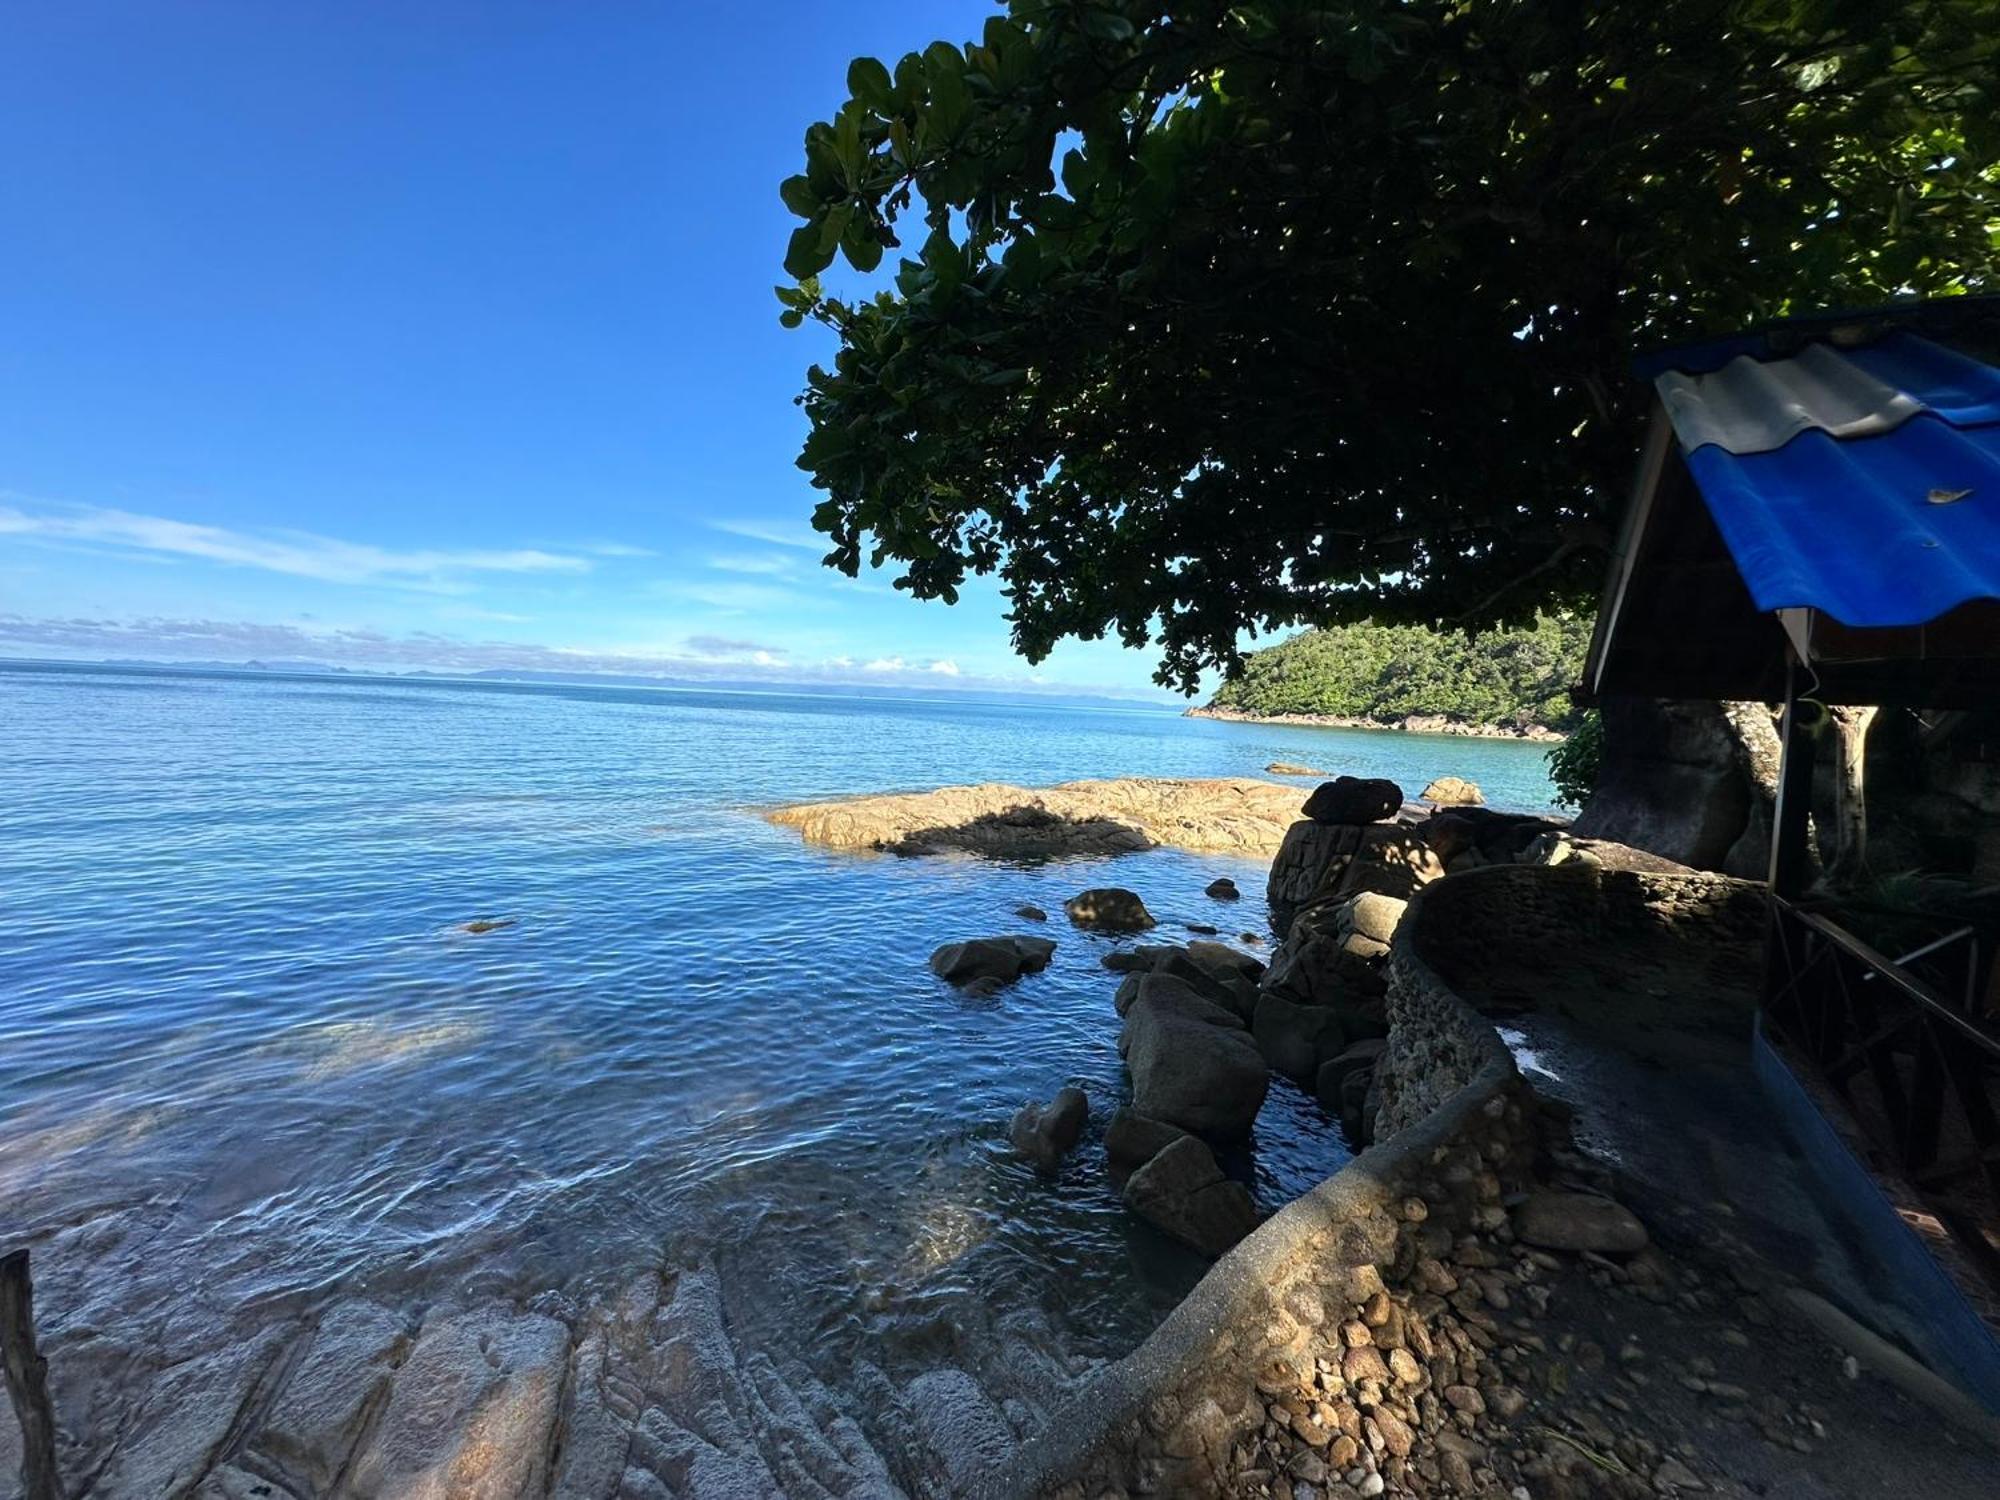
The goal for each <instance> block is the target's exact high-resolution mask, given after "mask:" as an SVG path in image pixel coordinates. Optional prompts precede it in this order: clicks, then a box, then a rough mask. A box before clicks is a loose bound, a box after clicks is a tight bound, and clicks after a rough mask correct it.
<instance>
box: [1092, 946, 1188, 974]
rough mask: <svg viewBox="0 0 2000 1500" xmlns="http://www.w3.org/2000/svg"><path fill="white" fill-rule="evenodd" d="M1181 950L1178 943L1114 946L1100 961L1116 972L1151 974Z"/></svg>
mask: <svg viewBox="0 0 2000 1500" xmlns="http://www.w3.org/2000/svg"><path fill="white" fill-rule="evenodd" d="M1181 951H1183V950H1182V949H1181V947H1180V945H1179V944H1178V943H1140V944H1139V945H1138V946H1137V947H1135V948H1113V949H1112V950H1111V951H1110V952H1109V953H1107V954H1105V955H1104V957H1102V958H1101V959H1099V960H1098V962H1099V963H1101V964H1103V965H1104V967H1105V968H1107V969H1109V970H1110V971H1111V972H1112V973H1114V974H1150V973H1152V972H1153V970H1155V969H1157V968H1158V967H1159V966H1160V965H1161V964H1162V963H1164V962H1165V961H1166V960H1167V959H1168V958H1170V957H1172V956H1173V955H1174V954H1176V953H1179V952H1181Z"/></svg>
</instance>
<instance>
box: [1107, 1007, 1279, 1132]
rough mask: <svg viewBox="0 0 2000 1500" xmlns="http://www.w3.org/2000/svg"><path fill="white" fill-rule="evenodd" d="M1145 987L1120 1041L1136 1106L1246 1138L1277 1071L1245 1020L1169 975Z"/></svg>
mask: <svg viewBox="0 0 2000 1500" xmlns="http://www.w3.org/2000/svg"><path fill="white" fill-rule="evenodd" d="M1140 983H1141V985H1142V988H1141V989H1140V991H1139V993H1138V994H1136V995H1135V996H1134V997H1133V999H1132V1001H1131V1002H1130V1003H1129V1004H1128V1006H1127V1009H1126V1012H1125V1025H1124V1028H1123V1029H1122V1030H1121V1031H1120V1033H1119V1037H1118V1050H1119V1051H1120V1052H1121V1053H1123V1054H1124V1056H1125V1064H1126V1066H1127V1067H1128V1068H1130V1069H1131V1070H1132V1108H1133V1109H1135V1110H1136V1111H1138V1113H1140V1114H1142V1115H1148V1116H1150V1117H1152V1118H1153V1119H1156V1120H1164V1121H1166V1122H1167V1123H1168V1124H1170V1125H1178V1126H1179V1127H1180V1128H1181V1129H1183V1130H1187V1131H1192V1132H1195V1133H1197V1134H1200V1135H1208V1136H1214V1137H1216V1138H1218V1139H1224V1140H1237V1139H1241V1138H1242V1137H1243V1136H1245V1135H1247V1134H1248V1133H1249V1131H1250V1126H1251V1125H1252V1123H1253V1122H1255V1120H1256V1118H1257V1111H1258V1110H1259V1109H1261V1108H1263V1105H1264V1093H1265V1090H1266V1089H1268V1088H1269V1087H1270V1072H1269V1070H1268V1069H1267V1068H1266V1067H1265V1066H1264V1058H1263V1055H1262V1054H1261V1053H1260V1052H1258V1050H1257V1044H1256V1043H1255V1042H1253V1041H1252V1040H1251V1039H1250V1034H1249V1032H1247V1031H1245V1030H1244V1029H1243V1023H1242V1022H1241V1021H1239V1020H1237V1018H1236V1017H1235V1016H1233V1015H1231V1014H1229V1013H1228V1012H1226V1011H1223V1010H1221V1009H1220V1008H1219V1007H1216V1006H1212V1005H1210V1004H1209V1003H1208V1002H1207V1001H1205V1000H1203V999H1202V998H1201V997H1200V996H1199V995H1197V994H1196V993H1195V992H1194V991H1193V990H1191V989H1189V988H1188V987H1187V986H1186V985H1184V984H1180V983H1179V982H1178V981H1176V980H1173V979H1171V978H1169V977H1168V976H1166V975H1163V974H1153V975H1147V976H1145V977H1144V978H1143V979H1142V980H1141V981H1140Z"/></svg>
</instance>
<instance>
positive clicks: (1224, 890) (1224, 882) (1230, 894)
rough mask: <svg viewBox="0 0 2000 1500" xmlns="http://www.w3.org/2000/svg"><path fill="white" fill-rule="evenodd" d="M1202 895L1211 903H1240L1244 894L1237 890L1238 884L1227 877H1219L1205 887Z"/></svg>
mask: <svg viewBox="0 0 2000 1500" xmlns="http://www.w3.org/2000/svg"><path fill="white" fill-rule="evenodd" d="M1202 894H1203V895H1205V896H1207V897H1208V898H1209V899H1210V900H1211V901H1240V900H1242V899H1243V893H1242V892H1241V891H1239V890H1237V889H1236V882H1235V881H1233V880H1231V879H1230V878H1229V877H1228V876H1227V875H1219V876H1217V877H1216V878H1215V879H1214V880H1211V881H1210V882H1209V883H1208V884H1207V885H1206V886H1205V887H1203V890H1202Z"/></svg>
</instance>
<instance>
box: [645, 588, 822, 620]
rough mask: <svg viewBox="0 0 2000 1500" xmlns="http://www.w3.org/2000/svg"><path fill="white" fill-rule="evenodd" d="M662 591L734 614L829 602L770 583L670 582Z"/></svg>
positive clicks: (676, 597)
mask: <svg viewBox="0 0 2000 1500" xmlns="http://www.w3.org/2000/svg"><path fill="white" fill-rule="evenodd" d="M660 592H661V593H663V594H665V595H666V596H668V597H669V598H673V599H689V600H693V601H694V602H695V603H696V604H706V605H707V606H708V607H709V608H710V609H719V610H726V611H729V612H731V613H734V614H742V613H746V612H747V611H750V610H758V609H797V608H800V607H802V606H805V605H808V604H823V603H825V602H826V601H824V600H816V599H809V598H808V597H807V596H806V595H804V594H801V593H799V592H797V591H796V590H794V589H787V588H780V587H778V586H777V585H775V584H769V583H670V584H666V585H663V586H662V588H661V590H660Z"/></svg>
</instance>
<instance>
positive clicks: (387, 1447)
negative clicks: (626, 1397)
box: [346, 1307, 569, 1500]
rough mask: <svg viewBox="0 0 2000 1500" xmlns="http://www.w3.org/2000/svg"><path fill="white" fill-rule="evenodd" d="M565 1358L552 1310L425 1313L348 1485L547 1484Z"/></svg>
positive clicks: (448, 1492) (462, 1491)
mask: <svg viewBox="0 0 2000 1500" xmlns="http://www.w3.org/2000/svg"><path fill="white" fill-rule="evenodd" d="M568 1363H569V1330H568V1329H567V1328H566V1327H564V1326H563V1325H562V1324H561V1323H559V1322H557V1321H556V1320H555V1319H554V1318H547V1317H542V1316H540V1315H538V1314H534V1313H521V1312H516V1311H514V1310H513V1309H511V1308H504V1307H482V1308H478V1309H475V1310H474V1311H472V1312H467V1313H457V1314H447V1315H444V1316H441V1317H435V1318H433V1319H431V1320H428V1321H426V1322H425V1324H424V1327H423V1331H422V1332H421V1333H419V1334H418V1336H417V1340H416V1344H415V1346H414V1347H413V1348H412V1349H411V1350H410V1356H409V1359H408V1360H407V1361H406V1362H405V1364H404V1366H403V1368H402V1370H401V1371H400V1372H399V1373H398V1375H397V1378H396V1383H395V1386H394V1388H393V1389H392V1391H391V1392H390V1396H389V1401H388V1405H387V1406H386V1408H385V1409H384V1411H383V1413H382V1419H381V1422H380V1424H379V1425H378V1426H377V1427H376V1429H375V1431H374V1433H373V1435H372V1436H371V1438H370V1439H369V1441H368V1442H367V1444H366V1446H365V1447H364V1448H363V1449H362V1450H361V1452H360V1454H359V1455H358V1456H357V1457H356V1458H355V1460H354V1465H353V1467H352V1469H351V1470H350V1471H349V1473H348V1477H347V1485H346V1488H347V1492H348V1493H349V1494H350V1495H352V1496H353V1497H354V1500H516V1497H518V1496H521V1495H524V1494H534V1493H539V1492H540V1491H541V1490H543V1489H546V1487H547V1485H548V1482H549V1469H548V1464H549V1448H550V1444H551V1438H552V1435H553V1433H554V1430H555V1426H556V1420H557V1417H558V1415H559V1413H560V1410H561V1399H562V1390H563V1381H564V1377H565V1372H566V1370H567V1368H568Z"/></svg>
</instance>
